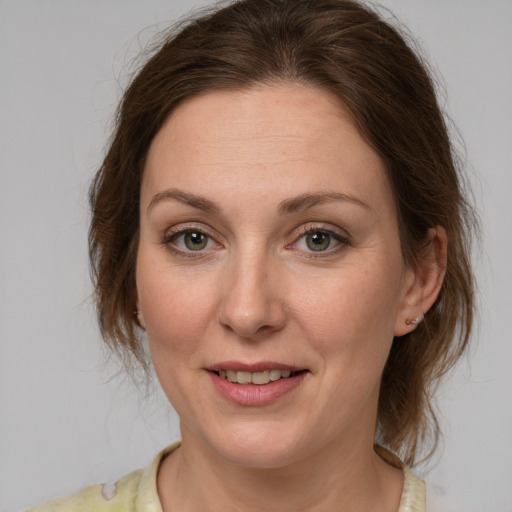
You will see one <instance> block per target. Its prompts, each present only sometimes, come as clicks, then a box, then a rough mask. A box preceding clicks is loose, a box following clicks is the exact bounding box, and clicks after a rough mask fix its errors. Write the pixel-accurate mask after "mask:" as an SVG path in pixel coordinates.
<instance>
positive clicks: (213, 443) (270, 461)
mask: <svg viewBox="0 0 512 512" xmlns="http://www.w3.org/2000/svg"><path fill="white" fill-rule="evenodd" d="M258 423H259V422H258ZM203 439H204V440H205V441H206V442H207V443H208V444H209V445H210V447H211V448H212V449H213V451H214V452H215V453H216V454H217V455H218V456H220V457H221V458H222V459H224V460H225V461H227V462H229V463H231V464H234V465H237V466H242V467H248V468H260V469H271V468H280V467H283V466H287V465H288V464H290V463H292V462H294V461H296V460H297V459H298V458H299V457H300V444H301V443H300V442H299V439H298V438H297V437H296V436H294V435H293V433H292V432H291V431H290V429H289V428H284V427H283V426H282V425H278V424H274V425H271V426H269V425H261V423H260V424H258V425H254V426H252V425H248V424H247V423H245V422H243V423H242V424H241V425H240V426H239V428H236V427H235V428H232V429H228V430H226V429H223V430H222V431H221V432H220V433H219V435H217V436H215V437H213V436H212V437H210V438H208V439H206V438H204V437H203Z"/></svg>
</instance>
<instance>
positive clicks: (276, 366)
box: [206, 361, 306, 372]
mask: <svg viewBox="0 0 512 512" xmlns="http://www.w3.org/2000/svg"><path fill="white" fill-rule="evenodd" d="M305 369H306V368H301V367H299V366H294V365H290V364H285V363H277V362H275V361H259V362H257V363H242V362H240V361H223V362H220V363H215V364H213V365H211V366H208V367H207V368H206V370H208V371H211V372H218V371H220V370H233V371H238V372H264V371H265V370H290V371H291V372H298V371H301V370H305Z"/></svg>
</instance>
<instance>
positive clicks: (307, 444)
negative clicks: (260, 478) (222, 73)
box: [137, 84, 414, 467]
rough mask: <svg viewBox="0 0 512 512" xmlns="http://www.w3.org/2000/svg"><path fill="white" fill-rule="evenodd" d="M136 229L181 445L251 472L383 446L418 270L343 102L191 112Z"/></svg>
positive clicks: (153, 172) (262, 102)
mask: <svg viewBox="0 0 512 512" xmlns="http://www.w3.org/2000/svg"><path fill="white" fill-rule="evenodd" d="M140 219H141V221H140V222H141V223H140V226H141V227H140V243H139V250H138V258H137V296H138V308H139V310H140V317H139V318H140V319H141V322H143V324H144V325H145V328H146V331H147V336H148V340H149V346H150V350H151V355H152V358H153V362H154V366H155V369H156V372H157V375H158V378H159V380H160V382H161V385H162V387H163V389H164V391H165V392H166V394H167V396H168V398H169V400H170V401H171V403H172V404H173V406H174V407H175V409H176V411H177V412H178V414H179V416H180V418H181V426H182V436H183V439H184V441H185V442H187V443H190V444H192V443H197V446H199V445H201V446H203V447H206V448H207V449H208V450H211V453H212V454H215V455H216V456H220V457H222V458H224V459H226V460H228V461H231V462H234V463H237V464H242V465H247V466H255V467H279V466H282V465H286V464H288V463H291V462H294V461H297V460H300V459H305V458H307V457H310V456H313V455H315V456H318V455H319V454H320V455H321V454H322V453H332V450H337V449H345V450H347V449H349V450H350V449H357V448H360V447H361V446H363V445H364V446H371V444H372V443H373V438H374V431H375V424H376V412H377V400H378V394H379V383H380V379H381V374H382V370H383V367H384V364H385V362H386V358H387V355H388V352H389V350H390V347H391V343H392V340H393V336H394V335H395V334H397V335H398V334H403V325H404V320H405V318H404V315H405V309H406V307H407V303H408V298H407V290H408V289H409V288H410V287H411V283H412V282H413V281H414V275H413V273H412V272H411V271H410V270H407V269H404V266H403V261H402V256H401V251H400V242H399V234H398V226H397V218H396V211H395V204H394V200H393V196H392V192H391V190H390V187H389V184H388V181H387V178H386V174H385V170H384V167H383V164H382V162H381V160H380V159H379V157H378V156H377V154H376V153H375V152H374V151H373V150H372V149H371V148H370V146H368V144H367V143H366V142H365V141H364V140H363V139H362V138H361V136H360V135H359V133H358V132H357V130H356V128H355V127H354V124H353V123H352V121H351V118H350V116H349V115H348V114H347V112H346V110H345V109H344V108H342V106H341V105H340V104H339V103H338V102H337V101H336V99H335V98H334V97H332V96H330V95H329V94H328V93H326V92H323V91H321V90H319V89H316V88H312V87H306V86H303V85H298V84H281V85H273V86H267V87H264V86H259V87H254V88H250V89H246V90H242V91H216V92H208V93H205V94H204V95H201V96H198V97H195V98H193V99H191V100H189V101H188V102H186V103H184V104H183V105H181V106H180V107H179V108H178V109H177V110H176V111H175V112H174V114H173V115H172V117H171V118H170V119H169V120H168V121H167V122H166V123H165V125H164V126H163V128H162V129H161V130H160V132H159V133H158V134H157V136H156V137H155V139H154V141H153V143H152V145H151V148H150V151H149V155H148V159H147V164H146V167H145V173H144V179H143V185H142V191H141V210H140ZM290 372H291V373H290ZM287 375H289V376H287ZM247 382H251V383H250V384H248V383H247Z"/></svg>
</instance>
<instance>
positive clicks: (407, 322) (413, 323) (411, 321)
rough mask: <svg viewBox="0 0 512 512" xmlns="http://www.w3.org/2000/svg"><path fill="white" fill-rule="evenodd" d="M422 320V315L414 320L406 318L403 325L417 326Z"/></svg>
mask: <svg viewBox="0 0 512 512" xmlns="http://www.w3.org/2000/svg"><path fill="white" fill-rule="evenodd" d="M422 320H423V315H420V316H417V317H416V318H408V319H407V320H406V321H405V325H418V324H419V323H421V321H422Z"/></svg>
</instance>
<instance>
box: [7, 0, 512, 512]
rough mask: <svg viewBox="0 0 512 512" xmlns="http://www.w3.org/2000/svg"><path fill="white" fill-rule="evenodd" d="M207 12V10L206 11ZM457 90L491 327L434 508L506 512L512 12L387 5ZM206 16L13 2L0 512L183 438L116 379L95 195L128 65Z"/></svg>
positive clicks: (459, 410)
mask: <svg viewBox="0 0 512 512" xmlns="http://www.w3.org/2000/svg"><path fill="white" fill-rule="evenodd" d="M204 3H206V2H205V1H203V4H204ZM382 3H383V4H384V5H385V6H386V7H388V8H390V9H391V10H392V11H393V12H394V13H395V14H396V15H397V17H398V18H399V19H401V20H402V21H403V22H404V23H405V24H406V25H407V26H408V27H409V29H410V30H411V32H412V33H413V34H415V36H416V37H417V38H418V40H419V41H420V44H421V46H422V47H423V48H424V51H425V53H426V54H427V55H428V56H429V59H430V62H431V64H432V66H433V68H434V69H437V70H438V72H439V74H440V76H442V77H443V78H442V81H444V84H445V87H446V91H447V98H448V99H447V100H446V101H444V100H443V103H445V106H446V109H447V111H448V113H449V114H450V116H451V117H452V119H453V120H454V121H455V123H456V125H457V126H458V128H459V130H460V133H461V134H462V137H463V138H464V140H465V143H466V148H467V155H468V162H469V167H470V168H471V169H474V172H473V171H471V172H472V175H473V174H474V176H473V177H472V182H473V185H474V189H475V196H476V202H477V206H478V209H479V211H480V213H481V216H482V224H483V238H482V244H481V247H479V248H478V249H479V251H476V252H477V253H478V254H477V257H478V259H477V274H478V278H479V283H480V284H479V286H480V292H479V302H480V321H479V329H478V332H477V333H476V335H475V336H474V345H473V349H472V350H471V353H470V354H469V357H468V360H469V363H468V362H463V364H461V365H460V366H459V367H458V369H457V371H456V372H455V373H454V375H453V378H452V379H451V380H450V381H449V382H448V383H447V384H446V385H445V386H443V387H442V388H441V390H440V393H439V405H440V408H441V410H442V413H443V414H442V427H443V430H444V431H445V440H444V446H443V447H442V449H441V450H440V452H439V454H438V456H437V457H436V458H435V460H434V461H433V462H432V464H431V465H430V466H429V467H428V468H420V469H419V471H420V473H421V474H422V475H423V476H424V477H425V478H426V480H427V483H428V486H429V493H430V503H431V505H432V507H431V508H430V509H429V510H433V511H434V510H437V507H435V506H434V504H435V503H438V507H439V508H440V509H441V510H442V512H511V511H512V504H511V503H512V501H511V500H510V497H509V494H510V485H511V483H512V463H511V459H512V441H511V436H510V431H511V427H512V405H511V404H512V399H511V394H512V393H511V392H512V372H511V371H510V366H511V362H512V340H511V339H510V335H509V329H508V325H509V323H510V320H511V314H510V309H511V306H512V299H511V295H510V289H511V288H512V272H511V254H512V229H511V221H512V215H511V212H512V207H511V204H510V203H511V200H510V191H511V190H512V127H511V124H512V101H511V98H510V97H511V93H512V30H511V29H510V27H511V25H512V0H485V1H484V0H382ZM197 5H198V3H197V2H195V0H181V1H178V0H165V1H164V0H144V1H141V0H139V1H135V0H95V1H93V0H88V1H86V0H81V1H80V0H74V1H71V0H0V172H1V180H0V234H1V237H0V240H1V242H0V243H1V246H0V247H1V250H0V509H1V510H2V511H4V512H13V511H17V510H21V509H23V508H24V507H28V506H29V505H33V504H35V503H38V502H41V501H44V500H47V499H50V498H54V497H57V496H61V495H66V494H70V493H72V492H75V491H77V490H78V489H80V488H82V487H84V486H85V485H89V484H92V483H98V482H105V481H115V480H116V479H117V478H119V477H120V476H122V475H123V474H125V473H127V472H129V471H132V470H134V469H136V468H139V467H143V466H145V465H147V464H148V463H149V462H150V461H151V460H152V458H153V456H154V455H155V453H156V452H157V451H158V450H159V449H161V448H162V447H163V446H165V445H167V444H169V443H170V442H172V441H174V440H176V439H178V438H179V429H178V426H177V419H176V417H175V415H174V413H172V411H171V410H170V407H169V406H168V405H167V404H166V402H165V400H164V399H162V397H161V395H160V393H159V392H158V391H157V390H156V389H155V390H153V391H150V392H149V393H147V394H143V393H141V392H139V391H138V390H137V389H136V387H135V386H133V385H130V383H129V382H127V381H126V380H123V378H122V377H116V376H115V375H116V373H117V372H118V369H119V368H118V366H116V365H115V364H114V363H112V362H111V361H110V362H109V361H108V360H106V358H105V352H104V350H103V348H102V342H101V340H100V337H99V335H98V331H97V328H96V325H95V319H94V314H93V308H92V305H91V301H90V294H91V285H90V283H89V276H88V262H87V245H86V236H87V223H88V207H87V187H88V184H89V182H90V180H91V177H92V175H93V173H94V170H95V169H96V168H97V166H98V164H99V163H100V162H101V159H102V155H103V151H104V148H105V144H106V140H107V138H108V135H109V130H110V126H111V124H110V123H111V119H112V114H113V111H114V108H115V105H116V102H117V100H118V99H119V97H120V93H121V90H122V87H123V85H124V84H126V77H127V75H128V72H129V71H130V69H131V68H130V62H131V61H132V59H133V58H134V57H135V56H136V55H137V53H138V52H139V51H140V49H141V48H142V47H143V46H144V44H145V42H146V41H147V40H148V39H149V38H151V37H152V36H153V35H154V34H155V33H156V32H157V31H158V29H159V28H164V27H165V26H167V25H168V23H169V22H170V21H172V20H174V19H176V18H177V17H178V16H181V15H182V14H183V13H184V12H185V11H187V10H189V9H190V8H191V7H194V6H197Z"/></svg>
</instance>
